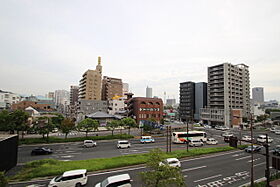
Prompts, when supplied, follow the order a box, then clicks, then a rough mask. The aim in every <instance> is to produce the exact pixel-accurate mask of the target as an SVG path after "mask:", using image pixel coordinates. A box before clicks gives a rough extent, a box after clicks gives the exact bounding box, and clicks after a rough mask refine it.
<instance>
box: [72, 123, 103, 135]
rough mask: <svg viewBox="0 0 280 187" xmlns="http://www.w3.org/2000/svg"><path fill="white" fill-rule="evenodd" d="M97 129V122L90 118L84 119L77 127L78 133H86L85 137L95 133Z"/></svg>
mask: <svg viewBox="0 0 280 187" xmlns="http://www.w3.org/2000/svg"><path fill="white" fill-rule="evenodd" d="M98 127H99V123H98V121H97V120H93V119H91V118H86V119H84V120H82V121H81V122H80V123H79V124H78V126H77V128H78V130H79V131H84V132H86V137H87V135H88V133H89V132H91V131H97V130H98Z"/></svg>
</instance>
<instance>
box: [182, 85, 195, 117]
mask: <svg viewBox="0 0 280 187" xmlns="http://www.w3.org/2000/svg"><path fill="white" fill-rule="evenodd" d="M194 111H195V83H194V82H191V81H188V82H182V83H180V104H179V117H180V119H181V120H182V121H190V120H193V115H194Z"/></svg>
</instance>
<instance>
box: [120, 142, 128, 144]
mask: <svg viewBox="0 0 280 187" xmlns="http://www.w3.org/2000/svg"><path fill="white" fill-rule="evenodd" d="M119 144H128V142H119Z"/></svg>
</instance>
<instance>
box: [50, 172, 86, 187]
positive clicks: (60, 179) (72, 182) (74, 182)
mask: <svg viewBox="0 0 280 187" xmlns="http://www.w3.org/2000/svg"><path fill="white" fill-rule="evenodd" d="M87 180H88V177H87V170H86V169H78V170H71V171H66V172H64V173H63V174H62V175H61V176H57V177H55V178H53V179H52V180H51V181H50V183H49V185H48V187H54V186H56V187H73V186H75V187H80V186H83V185H86V184H87Z"/></svg>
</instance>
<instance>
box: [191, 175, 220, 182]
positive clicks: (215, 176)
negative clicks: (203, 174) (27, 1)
mask: <svg viewBox="0 0 280 187" xmlns="http://www.w3.org/2000/svg"><path fill="white" fill-rule="evenodd" d="M221 176H222V175H221V174H219V175H214V176H211V177H207V178H204V179H200V180H196V181H193V182H200V181H204V180H208V179H213V178H217V177H221Z"/></svg>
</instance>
